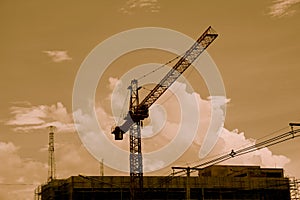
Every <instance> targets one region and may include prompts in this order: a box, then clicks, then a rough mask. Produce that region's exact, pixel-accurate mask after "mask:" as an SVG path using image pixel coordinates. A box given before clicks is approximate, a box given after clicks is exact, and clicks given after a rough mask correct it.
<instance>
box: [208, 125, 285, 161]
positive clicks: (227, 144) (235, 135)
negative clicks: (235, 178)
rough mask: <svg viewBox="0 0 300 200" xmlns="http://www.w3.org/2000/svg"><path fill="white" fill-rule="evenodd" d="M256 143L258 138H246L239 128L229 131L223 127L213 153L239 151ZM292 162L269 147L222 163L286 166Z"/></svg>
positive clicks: (220, 153) (222, 153)
mask: <svg viewBox="0 0 300 200" xmlns="http://www.w3.org/2000/svg"><path fill="white" fill-rule="evenodd" d="M255 144H256V140H255V139H252V138H246V137H245V134H244V133H243V132H241V133H239V132H238V130H237V129H236V130H233V131H229V130H227V129H225V128H224V129H223V131H222V133H221V134H220V138H219V141H218V143H217V144H216V146H215V148H214V150H213V152H211V155H209V156H212V155H213V154H216V155H219V156H221V155H224V154H228V153H230V152H231V150H234V151H237V150H239V149H244V148H246V147H250V146H253V145H255ZM289 162H290V159H289V158H287V157H286V156H283V155H274V154H273V153H272V152H271V150H270V149H269V148H262V149H259V150H256V151H253V152H251V153H247V154H244V155H241V156H237V157H234V158H232V159H229V160H227V161H225V162H223V163H222V164H238V165H259V166H261V167H275V166H276V167H284V166H286V164H288V163H289Z"/></svg>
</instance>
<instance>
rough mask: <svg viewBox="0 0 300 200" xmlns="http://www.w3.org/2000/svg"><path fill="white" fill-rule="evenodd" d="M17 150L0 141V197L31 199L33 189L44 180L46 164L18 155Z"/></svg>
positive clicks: (15, 147) (9, 199) (8, 199)
mask: <svg viewBox="0 0 300 200" xmlns="http://www.w3.org/2000/svg"><path fill="white" fill-rule="evenodd" d="M19 150H20V148H19V147H17V146H15V145H14V144H13V143H11V142H8V143H6V142H2V141H0V160H1V165H0V180H1V183H2V185H1V187H0V199H6V200H14V199H26V200H27V199H33V194H34V189H35V188H36V187H37V186H38V185H39V184H41V183H43V182H45V181H46V178H47V165H46V164H45V163H42V162H38V161H33V160H28V159H24V158H22V157H20V156H19V155H18V151H19ZM11 184H12V185H11Z"/></svg>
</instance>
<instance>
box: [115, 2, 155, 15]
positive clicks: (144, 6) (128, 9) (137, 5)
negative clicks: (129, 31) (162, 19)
mask: <svg viewBox="0 0 300 200" xmlns="http://www.w3.org/2000/svg"><path fill="white" fill-rule="evenodd" d="M137 9H141V10H143V11H145V12H151V13H157V12H159V10H160V6H159V4H158V0H128V1H126V3H125V5H124V6H123V7H122V8H121V9H120V10H119V11H120V12H121V13H124V14H133V13H134V12H135V11H136V10H137Z"/></svg>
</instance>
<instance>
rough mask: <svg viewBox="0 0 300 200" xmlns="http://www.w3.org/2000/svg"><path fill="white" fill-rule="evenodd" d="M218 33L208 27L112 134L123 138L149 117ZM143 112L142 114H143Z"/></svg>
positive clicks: (118, 138)
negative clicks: (168, 90)
mask: <svg viewBox="0 0 300 200" xmlns="http://www.w3.org/2000/svg"><path fill="white" fill-rule="evenodd" d="M217 36H218V34H217V33H216V32H215V31H214V30H213V29H212V28H211V27H208V28H207V29H206V31H205V32H204V33H203V34H202V35H201V36H200V37H199V39H198V40H197V41H196V42H195V43H194V44H193V45H192V47H191V48H190V49H189V50H187V51H186V53H185V54H184V55H183V56H182V57H181V58H180V59H179V61H178V62H177V63H176V64H175V65H174V66H173V68H172V69H171V70H170V71H169V72H168V73H167V74H166V75H165V77H164V78H163V79H162V80H161V81H160V82H159V83H158V84H157V85H156V86H155V87H154V88H153V90H151V92H150V93H149V94H148V95H147V96H146V97H145V98H144V99H143V100H142V102H141V103H140V104H139V105H138V106H136V108H135V112H132V111H131V112H129V113H128V115H127V117H126V118H125V122H124V123H123V125H121V126H119V127H115V129H114V130H113V131H112V134H115V139H116V140H122V139H123V134H124V133H126V132H127V131H128V130H129V128H130V126H131V125H132V124H133V123H134V122H135V121H140V120H143V119H145V118H147V117H148V109H149V108H150V106H151V105H152V104H153V103H154V102H156V100H157V99H158V98H159V97H160V96H161V95H162V94H163V93H164V92H165V91H167V89H168V88H169V87H170V86H171V85H172V84H173V83H174V82H175V81H176V80H177V79H178V77H179V76H180V75H181V74H182V73H183V72H184V71H185V70H186V69H187V68H188V67H189V66H190V65H191V64H192V63H193V62H194V61H195V60H196V59H197V58H198V57H199V56H200V55H201V53H202V52H203V51H204V50H205V49H206V48H207V47H208V46H209V45H210V44H211V43H212V42H213V41H214V40H215V39H216V38H217ZM141 113H142V114H141Z"/></svg>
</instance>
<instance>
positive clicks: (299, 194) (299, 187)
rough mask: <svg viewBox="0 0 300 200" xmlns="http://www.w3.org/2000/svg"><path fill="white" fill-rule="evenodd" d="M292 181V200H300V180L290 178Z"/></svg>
mask: <svg viewBox="0 0 300 200" xmlns="http://www.w3.org/2000/svg"><path fill="white" fill-rule="evenodd" d="M289 180H290V194H291V200H299V199H300V180H299V179H296V178H294V177H292V178H289Z"/></svg>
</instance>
